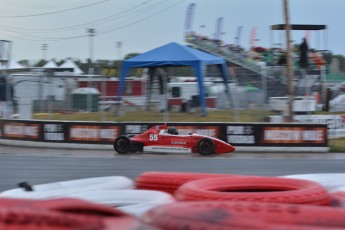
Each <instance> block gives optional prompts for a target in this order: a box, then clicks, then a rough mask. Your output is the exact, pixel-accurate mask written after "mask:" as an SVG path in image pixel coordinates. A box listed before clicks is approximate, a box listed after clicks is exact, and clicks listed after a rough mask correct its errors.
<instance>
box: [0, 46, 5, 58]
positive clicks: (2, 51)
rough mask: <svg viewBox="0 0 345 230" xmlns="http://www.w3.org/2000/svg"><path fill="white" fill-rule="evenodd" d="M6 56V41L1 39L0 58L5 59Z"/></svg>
mask: <svg viewBox="0 0 345 230" xmlns="http://www.w3.org/2000/svg"><path fill="white" fill-rule="evenodd" d="M5 56H6V55H5V42H4V41H0V60H4V58H5Z"/></svg>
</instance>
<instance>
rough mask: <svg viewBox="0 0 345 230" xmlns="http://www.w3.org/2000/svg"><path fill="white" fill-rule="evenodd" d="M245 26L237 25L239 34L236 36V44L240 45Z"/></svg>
mask: <svg viewBox="0 0 345 230" xmlns="http://www.w3.org/2000/svg"><path fill="white" fill-rule="evenodd" d="M242 29H243V26H239V27H237V34H236V37H235V45H236V46H240V41H241V40H240V39H241V32H242Z"/></svg>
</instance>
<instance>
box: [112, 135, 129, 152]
mask: <svg viewBox="0 0 345 230" xmlns="http://www.w3.org/2000/svg"><path fill="white" fill-rule="evenodd" d="M131 147H132V141H131V139H129V137H126V136H119V137H117V138H116V139H115V141H114V150H115V151H116V152H117V153H119V154H126V153H129V152H130V151H131Z"/></svg>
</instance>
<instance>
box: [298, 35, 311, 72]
mask: <svg viewBox="0 0 345 230" xmlns="http://www.w3.org/2000/svg"><path fill="white" fill-rule="evenodd" d="M308 50H309V47H308V43H307V39H306V38H303V42H302V43H301V45H300V47H299V66H300V68H303V69H306V68H307V67H308Z"/></svg>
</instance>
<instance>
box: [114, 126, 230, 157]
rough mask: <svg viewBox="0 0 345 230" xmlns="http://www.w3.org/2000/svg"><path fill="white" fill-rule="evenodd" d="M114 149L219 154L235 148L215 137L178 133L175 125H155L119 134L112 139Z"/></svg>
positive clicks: (124, 152) (120, 151)
mask: <svg viewBox="0 0 345 230" xmlns="http://www.w3.org/2000/svg"><path fill="white" fill-rule="evenodd" d="M114 150H115V151H116V152H117V153H119V154H126V153H135V152H173V153H200V154H201V155H212V154H221V153H228V152H233V151H235V148H234V147H233V146H232V145H230V144H228V143H226V142H224V141H222V140H219V139H217V138H214V137H209V136H204V135H198V134H193V133H190V134H188V135H179V134H178V130H177V129H176V128H175V127H170V128H168V126H167V124H164V125H156V126H153V127H151V128H150V129H148V130H147V131H145V132H144V133H142V134H138V135H134V136H130V137H128V136H119V137H117V138H116V139H115V141H114Z"/></svg>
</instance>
